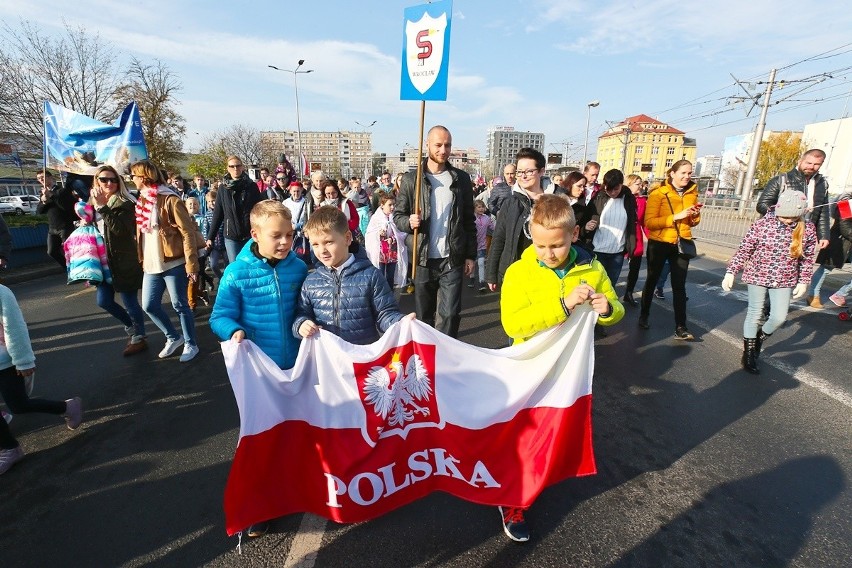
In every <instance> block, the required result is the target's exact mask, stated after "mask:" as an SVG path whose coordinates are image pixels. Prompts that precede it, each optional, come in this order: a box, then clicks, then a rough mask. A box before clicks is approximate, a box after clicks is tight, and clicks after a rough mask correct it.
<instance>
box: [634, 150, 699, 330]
mask: <svg viewBox="0 0 852 568" xmlns="http://www.w3.org/2000/svg"><path fill="white" fill-rule="evenodd" d="M691 177H692V164H691V163H690V162H689V161H688V160H678V161H677V162H675V163H674V164H673V165H672V167H671V168H669V170H668V171H667V172H666V182H665V183H664V184H663V185H662V186H661V187H660V189H658V190H657V191H655V192H653V193H652V194H651V195H649V196H648V203H647V205H646V206H645V228H646V229H647V230H648V253H647V256H648V275H647V278H646V279H645V287H644V289H643V290H642V311H641V314H640V315H639V327H641V328H642V329H648V328H649V327H650V326H649V325H648V314H649V313H650V311H651V302H652V300H653V298H654V286H656V285H657V280H659V278H660V271H661V270H662V268H663V265H664V264H665V262H666V259H668V261H669V265H670V266H671V278H672V299H673V302H674V314H675V339H680V340H685V341H691V340H693V339H695V337H694V336H693V335H692V334H691V333H690V332H689V330H688V329H687V328H686V272H687V270H688V269H689V259H688V258H685V257H683V256H681V255H680V254H679V253H678V247H677V239H678V233H679V234H680V236H681V237H683V238H686V239H691V238H692V227H694V226H695V225H697V224H698V223H699V222H700V221H701V214H700V212H699V211H700V208H701V206H700V205H698V187H697V186H696V184H695V183H694V182H692V181H691V180H690V178H691Z"/></svg>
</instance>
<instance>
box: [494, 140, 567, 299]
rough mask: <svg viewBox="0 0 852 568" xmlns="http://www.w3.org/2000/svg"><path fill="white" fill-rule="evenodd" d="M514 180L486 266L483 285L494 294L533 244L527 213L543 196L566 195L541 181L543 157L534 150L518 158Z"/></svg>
mask: <svg viewBox="0 0 852 568" xmlns="http://www.w3.org/2000/svg"><path fill="white" fill-rule="evenodd" d="M516 162H517V173H516V176H517V179H516V181H515V185H514V186H512V191H511V193H510V194H509V196H508V197H507V198H506V199H505V200H504V201H503V203H502V205H501V206H500V214H499V215H498V216H497V224H496V225H495V227H494V234H493V236H492V237H491V249H490V250H489V251H488V259H487V260H486V263H485V281H486V282H487V283H488V288H489V289H490V290H491V291H492V292H494V291H495V290H497V286H498V285H499V284H501V283H502V282H503V275H504V274H506V270H507V269H508V268H509V265H511V264H512V263H513V262H515V261H516V260H518V259H519V258H521V253H522V252H524V249H526V248H527V247H528V246H530V245H531V244H532V239H531V238H530V234H529V222H530V212H531V211H532V208H533V205H534V204H535V202H536V201H538V198H539V197H541V196H542V195H544V194H545V193H557V194H562V195H564V194H565V191H564V190H563V189H562V188H561V187H558V186H557V185H556V184H554V183H552V182H551V181H550V179H548V178H543V176H544V167H545V159H544V154H542V153H541V152H539V151H538V150H535V149H533V148H522V149H521V150H520V151H519V152H518V154H517V156H516Z"/></svg>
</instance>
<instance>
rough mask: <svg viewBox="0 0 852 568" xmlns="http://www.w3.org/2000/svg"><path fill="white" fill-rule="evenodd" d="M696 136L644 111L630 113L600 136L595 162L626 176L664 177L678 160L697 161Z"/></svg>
mask: <svg viewBox="0 0 852 568" xmlns="http://www.w3.org/2000/svg"><path fill="white" fill-rule="evenodd" d="M696 151H697V147H696V144H695V139H694V138H687V137H686V136H685V134H684V132H683V131H681V130H678V129H677V128H674V127H673V126H670V125H668V124H666V123H664V122H660V121H659V120H655V119H653V118H651V117H650V116H647V115H645V114H638V115H636V116H631V117H629V118H626V119H624V120H623V121H621V122H619V123H618V124H616V125H615V126H612V127H611V128H610V129H609V130H607V131H606V132H604V133H603V134H601V135H600V136H599V137H598V153H597V159H596V161H597V162H598V163H599V164H600V165H601V170H602V172H601V173H603V172H606V171H607V170H611V169H613V168H615V169H619V170H621V171H622V172H624V175H625V176H627V175H629V174H636V175H638V176H641V177H642V178H644V179H663V178H665V177H666V170H668V169H669V168H670V167H671V166H672V164H674V163H675V162H677V161H678V160H689V161H690V162H693V163H695V154H696Z"/></svg>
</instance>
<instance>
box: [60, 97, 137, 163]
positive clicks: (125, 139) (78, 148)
mask: <svg viewBox="0 0 852 568" xmlns="http://www.w3.org/2000/svg"><path fill="white" fill-rule="evenodd" d="M44 146H45V157H46V159H47V164H46V166H47V167H48V168H54V169H57V170H61V171H65V172H72V173H75V174H81V175H93V174H94V173H95V170H97V168H98V166H101V165H104V164H108V165H110V166H112V167H114V168H115V169H116V170H117V171H118V173H120V174H126V173H128V172H129V171H130V164H132V163H133V162H136V161H139V160H145V159H147V158H148V149H147V147H146V146H145V137H144V135H143V134H142V120H141V119H140V118H139V107H137V106H136V103H135V102H133V103H130V104H129V105H127V108H125V109H124V111H123V112H122V113H121V116H119V117H118V119H117V120H116V121H115V123H113V124H106V123H103V122H101V121H99V120H95V119H94V118H90V117H88V116H86V115H84V114H80V113H78V112H75V111H73V110H71V109H67V108H65V107H63V106H60V105H58V104H55V103H51V102H49V101H45V102H44Z"/></svg>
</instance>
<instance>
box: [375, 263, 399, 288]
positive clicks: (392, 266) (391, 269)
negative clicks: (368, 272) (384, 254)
mask: <svg viewBox="0 0 852 568" xmlns="http://www.w3.org/2000/svg"><path fill="white" fill-rule="evenodd" d="M379 272H381V273H382V275H384V277H385V280H387V281H388V286H390V289H391V290H393V288H394V286H393V281H394V279H395V278H396V263H395V262H389V263H387V264H385V263H383V262H380V263H379Z"/></svg>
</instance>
